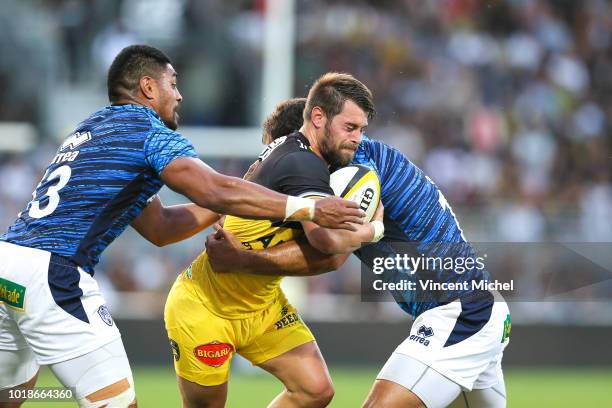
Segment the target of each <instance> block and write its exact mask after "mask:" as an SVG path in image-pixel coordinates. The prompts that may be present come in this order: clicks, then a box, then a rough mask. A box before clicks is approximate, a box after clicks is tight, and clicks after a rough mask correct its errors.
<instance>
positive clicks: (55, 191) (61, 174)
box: [28, 166, 72, 218]
mask: <svg viewBox="0 0 612 408" xmlns="http://www.w3.org/2000/svg"><path fill="white" fill-rule="evenodd" d="M71 174H72V170H71V169H70V166H61V167H58V168H57V169H55V170H54V171H53V172H51V174H49V175H47V174H45V176H44V177H43V179H42V180H41V182H40V184H39V185H38V187H36V190H34V192H33V193H32V202H31V203H30V211H28V215H29V216H30V217H32V218H42V217H46V216H47V215H49V214H51V213H52V212H53V211H55V209H56V208H57V206H58V205H59V202H60V197H59V191H60V190H61V189H62V188H64V187H65V186H66V184H68V181H69V180H70V175H71ZM55 179H58V182H57V184H54V185H52V186H51V187H49V189H48V190H47V192H46V193H45V194H44V195H43V196H42V197H39V198H38V199H36V192H37V191H38V189H39V188H40V186H41V185H42V184H43V183H45V182H49V181H52V180H55ZM45 196H46V197H49V202H48V203H47V205H46V206H45V207H44V208H40V201H41V200H42V198H43V197H45Z"/></svg>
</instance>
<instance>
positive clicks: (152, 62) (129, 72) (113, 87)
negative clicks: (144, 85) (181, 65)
mask: <svg viewBox="0 0 612 408" xmlns="http://www.w3.org/2000/svg"><path fill="white" fill-rule="evenodd" d="M171 63H172V62H171V61H170V58H168V57H167V56H166V54H164V53H163V52H161V51H160V50H158V49H157V48H154V47H150V46H148V45H130V46H129V47H125V48H124V49H122V50H121V52H120V53H119V54H117V56H116V57H115V59H114V60H113V63H112V64H111V66H110V68H109V69H108V77H107V80H106V85H107V88H108V99H109V101H110V102H111V103H113V102H116V101H117V100H119V99H120V98H122V97H124V96H125V95H126V94H130V93H132V92H133V91H135V90H136V89H137V88H138V84H139V82H140V78H142V77H143V76H145V75H147V76H150V77H153V78H159V76H160V73H161V72H162V71H163V70H164V69H166V66H167V65H168V64H171Z"/></svg>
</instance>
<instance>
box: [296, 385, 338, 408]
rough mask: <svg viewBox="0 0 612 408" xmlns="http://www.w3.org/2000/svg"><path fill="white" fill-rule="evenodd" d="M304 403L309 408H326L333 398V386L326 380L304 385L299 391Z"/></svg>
mask: <svg viewBox="0 0 612 408" xmlns="http://www.w3.org/2000/svg"><path fill="white" fill-rule="evenodd" d="M301 391H302V395H303V398H302V399H303V400H304V402H306V403H307V406H309V407H326V406H327V405H328V404H329V403H330V402H331V400H332V399H333V398H334V394H335V390H334V386H333V384H332V383H331V381H330V380H329V379H328V378H321V379H318V380H317V381H313V382H310V383H309V384H305V386H304V388H303V389H302V390H301Z"/></svg>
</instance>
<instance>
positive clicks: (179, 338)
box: [164, 279, 241, 387]
mask: <svg viewBox="0 0 612 408" xmlns="http://www.w3.org/2000/svg"><path fill="white" fill-rule="evenodd" d="M187 285H188V282H184V281H183V280H182V279H177V281H176V282H175V283H174V285H173V286H172V289H171V290H170V293H169V294H168V299H167V301H166V307H165V310H164V320H165V325H166V331H167V333H168V339H169V341H170V347H171V350H172V353H173V358H174V369H175V371H176V374H177V376H178V377H180V378H182V379H184V380H187V381H189V382H191V383H195V384H198V385H201V386H203V387H214V386H217V385H221V384H224V383H226V382H227V381H228V379H229V373H230V370H229V369H230V363H231V360H232V357H233V355H234V352H235V349H236V343H237V342H239V341H240V340H241V336H240V333H239V330H236V329H235V326H236V325H240V323H239V322H240V320H237V321H232V320H228V319H224V318H222V317H219V316H217V315H215V314H213V313H212V312H210V311H209V310H208V309H207V308H206V306H204V304H202V302H201V300H200V299H199V298H198V297H197V296H196V295H195V294H194V293H193V292H192V291H191V290H190V288H189V287H188V286H187ZM237 332H238V333H237Z"/></svg>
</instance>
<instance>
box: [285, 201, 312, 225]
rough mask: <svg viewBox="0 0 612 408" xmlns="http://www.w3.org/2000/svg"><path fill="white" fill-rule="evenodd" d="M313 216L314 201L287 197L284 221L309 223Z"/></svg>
mask: <svg viewBox="0 0 612 408" xmlns="http://www.w3.org/2000/svg"><path fill="white" fill-rule="evenodd" d="M314 216H315V201H314V200H311V199H310V198H301V197H294V196H288V197H287V205H286V207H285V219H284V221H311V220H312V219H314Z"/></svg>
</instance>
